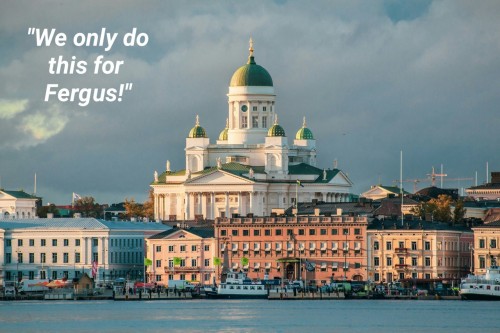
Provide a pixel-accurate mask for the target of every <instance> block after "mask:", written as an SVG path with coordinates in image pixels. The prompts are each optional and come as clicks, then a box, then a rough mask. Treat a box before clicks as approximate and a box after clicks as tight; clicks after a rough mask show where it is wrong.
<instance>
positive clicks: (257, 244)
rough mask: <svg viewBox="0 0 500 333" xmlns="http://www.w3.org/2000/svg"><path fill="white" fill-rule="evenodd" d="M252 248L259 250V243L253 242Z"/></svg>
mask: <svg viewBox="0 0 500 333" xmlns="http://www.w3.org/2000/svg"><path fill="white" fill-rule="evenodd" d="M253 250H254V251H259V250H260V243H253Z"/></svg>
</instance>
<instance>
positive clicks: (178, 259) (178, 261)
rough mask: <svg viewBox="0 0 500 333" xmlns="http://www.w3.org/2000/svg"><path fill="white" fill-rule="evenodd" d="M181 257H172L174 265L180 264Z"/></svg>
mask: <svg viewBox="0 0 500 333" xmlns="http://www.w3.org/2000/svg"><path fill="white" fill-rule="evenodd" d="M181 261H182V259H181V258H179V257H174V266H179V265H180V264H181Z"/></svg>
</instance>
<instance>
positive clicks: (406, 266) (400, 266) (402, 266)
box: [395, 264, 410, 269]
mask: <svg viewBox="0 0 500 333" xmlns="http://www.w3.org/2000/svg"><path fill="white" fill-rule="evenodd" d="M395 266H396V269H407V268H408V267H409V266H410V265H406V264H396V265H395Z"/></svg>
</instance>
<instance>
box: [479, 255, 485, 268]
mask: <svg viewBox="0 0 500 333" xmlns="http://www.w3.org/2000/svg"><path fill="white" fill-rule="evenodd" d="M479 268H486V259H485V258H484V257H483V256H479Z"/></svg>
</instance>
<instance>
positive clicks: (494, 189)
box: [465, 172, 500, 200]
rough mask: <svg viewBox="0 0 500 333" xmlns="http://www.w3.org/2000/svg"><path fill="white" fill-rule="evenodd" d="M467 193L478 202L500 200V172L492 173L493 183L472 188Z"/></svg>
mask: <svg viewBox="0 0 500 333" xmlns="http://www.w3.org/2000/svg"><path fill="white" fill-rule="evenodd" d="M465 192H467V195H468V196H469V197H472V198H474V199H476V200H500V172H492V173H491V182H487V183H486V184H483V185H479V186H473V187H470V188H468V189H466V190H465Z"/></svg>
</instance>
